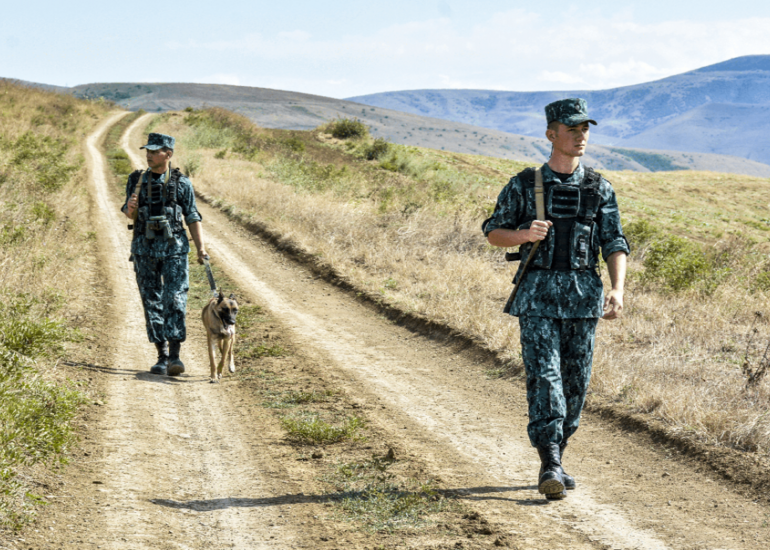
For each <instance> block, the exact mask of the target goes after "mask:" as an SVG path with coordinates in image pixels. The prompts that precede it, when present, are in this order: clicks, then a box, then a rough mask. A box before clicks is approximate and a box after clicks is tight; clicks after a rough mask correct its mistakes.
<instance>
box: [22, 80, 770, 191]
mask: <svg viewBox="0 0 770 550" xmlns="http://www.w3.org/2000/svg"><path fill="white" fill-rule="evenodd" d="M24 84H25V85H27V86H37V87H45V88H46V89H49V90H54V91H57V92H60V93H71V94H73V95H75V96H77V97H80V98H90V99H96V98H100V97H103V98H104V99H106V100H110V101H114V102H115V103H117V104H119V105H121V106H123V107H125V108H127V109H130V110H139V109H144V110H145V111H149V112H160V111H168V110H181V109H184V108H186V107H194V108H200V107H204V106H218V107H223V108H225V109H229V110H231V111H234V112H237V113H240V114H243V115H245V116H247V117H249V118H250V119H251V120H253V121H254V122H255V123H257V124H258V125H260V126H263V127H266V128H278V129H295V130H307V129H310V128H315V127H317V126H319V125H321V124H323V123H324V122H327V121H329V120H332V119H335V118H340V117H346V118H358V119H360V120H361V121H363V122H364V123H366V124H367V125H368V126H369V127H370V128H371V132H372V134H373V135H374V136H375V137H383V138H386V139H388V140H390V141H392V142H394V143H401V144H408V145H417V146H422V147H430V148H433V149H445V150H447V151H454V152H458V153H471V154H478V155H487V156H495V157H500V158H508V159H519V160H532V161H538V162H544V161H545V160H547V158H548V155H549V154H550V144H549V143H548V141H547V140H545V139H544V138H543V137H542V135H543V129H542V126H543V125H542V121H541V120H538V119H537V116H539V115H537V116H534V115H533V116H529V115H528V116H529V118H531V119H532V124H531V125H532V132H531V135H516V134H512V133H510V132H507V131H503V130H500V129H495V128H484V127H481V126H480V125H474V123H472V122H467V121H453V120H446V119H442V118H440V117H436V116H426V115H424V114H420V113H417V114H415V113H410V112H405V111H402V110H398V109H393V108H383V107H378V106H369V105H362V104H360V103H355V102H353V101H347V100H340V99H333V98H328V97H322V96H316V95H311V94H304V93H298V92H287V91H281V90H271V89H267V88H253V87H246V86H228V85H218V84H185V83H99V84H86V85H81V86H75V87H73V88H61V87H52V86H48V85H41V84H34V83H24ZM461 92H462V91H458V92H457V93H461ZM541 118H542V117H541ZM655 149H658V150H655ZM661 149H662V148H659V147H658V148H656V147H650V146H645V149H644V150H636V149H634V148H633V146H631V145H625V144H624V145H623V147H620V148H616V147H607V146H605V145H601V144H597V143H592V144H591V145H589V149H588V152H587V154H586V159H585V160H586V163H587V164H589V165H591V166H594V167H596V168H597V169H604V170H606V169H610V170H633V171H641V172H649V171H659V170H716V171H723V172H732V173H737V174H746V175H752V176H762V177H770V166H768V165H767V164H763V163H760V162H755V161H751V160H747V159H744V158H740V157H739V156H725V155H718V154H714V152H709V153H685V152H676V151H665V150H661Z"/></svg>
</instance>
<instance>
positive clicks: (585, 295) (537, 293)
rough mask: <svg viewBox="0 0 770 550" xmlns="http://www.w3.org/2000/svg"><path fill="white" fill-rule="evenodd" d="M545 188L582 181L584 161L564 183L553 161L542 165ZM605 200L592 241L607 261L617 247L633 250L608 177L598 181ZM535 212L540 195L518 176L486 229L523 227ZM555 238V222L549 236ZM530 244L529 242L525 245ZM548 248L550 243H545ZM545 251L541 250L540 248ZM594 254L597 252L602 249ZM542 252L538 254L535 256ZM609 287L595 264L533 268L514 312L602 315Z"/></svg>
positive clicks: (500, 198) (499, 200) (501, 197)
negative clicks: (579, 267) (580, 267)
mask: <svg viewBox="0 0 770 550" xmlns="http://www.w3.org/2000/svg"><path fill="white" fill-rule="evenodd" d="M542 172H543V187H544V190H545V194H546V196H548V194H549V190H550V188H551V187H552V186H554V185H557V184H564V185H574V186H579V185H580V182H581V181H582V180H583V176H584V174H585V168H583V165H582V163H581V164H579V165H578V167H577V169H576V170H575V172H574V173H573V174H572V176H571V177H570V178H568V179H567V180H566V181H564V182H562V181H561V180H559V178H558V177H556V176H555V175H554V173H553V170H551V168H550V166H548V164H544V165H543V167H542ZM599 194H600V196H601V200H600V202H599V209H598V212H597V214H596V218H595V220H594V223H595V224H596V227H595V229H594V234H595V236H596V238H595V239H593V240H592V241H591V246H592V248H593V247H599V248H600V249H601V254H602V257H603V258H604V259H605V260H606V259H607V258H608V257H609V256H610V255H611V254H614V253H615V252H619V251H621V252H625V253H626V254H628V253H629V252H630V249H629V248H628V242H627V241H626V238H625V236H624V235H623V228H622V226H621V224H620V211H619V209H618V203H617V199H616V197H615V191H614V190H613V189H612V185H611V184H610V182H608V181H607V180H606V179H604V178H601V181H600V184H599ZM535 217H536V207H535V195H534V192H533V190H532V189H525V186H524V185H523V182H522V180H521V178H519V176H518V175H516V176H514V177H513V178H511V180H510V181H509V182H508V184H507V185H506V186H505V187H504V188H503V190H502V191H501V192H500V195H499V196H498V198H497V205H496V206H495V211H494V213H493V214H492V217H491V218H490V219H489V223H488V224H487V225H486V227H485V229H484V233H485V235H489V233H491V232H492V231H494V230H495V229H513V230H516V229H523V228H525V227H529V223H530V222H529V221H528V220H531V219H533V218H535ZM547 239H551V240H552V239H553V227H552V228H551V230H550V231H549V234H548V238H547ZM523 248H528V247H526V246H525V247H523ZM540 248H542V249H543V251H544V250H545V248H546V247H545V246H543V245H541V247H540ZM540 252H541V251H540V250H539V251H538V253H540ZM594 253H596V254H598V253H599V250H595V251H594ZM536 257H537V256H536ZM523 266H524V262H523V261H522V262H520V263H519V270H518V272H517V273H516V280H518V279H519V277H521V270H522V268H523ZM603 305H604V288H603V285H602V280H601V277H600V276H599V274H598V273H597V272H596V270H594V269H587V270H585V271H578V270H570V271H552V270H549V269H532V270H528V271H527V273H526V274H525V276H524V280H523V281H522V283H521V286H520V288H519V291H518V293H517V294H516V299H515V300H514V302H513V305H512V307H511V311H510V314H511V315H514V316H523V315H528V316H537V317H551V318H556V319H577V318H586V319H587V318H598V317H601V316H602V315H603V311H602V308H603Z"/></svg>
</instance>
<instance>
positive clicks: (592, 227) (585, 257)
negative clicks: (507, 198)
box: [517, 168, 601, 271]
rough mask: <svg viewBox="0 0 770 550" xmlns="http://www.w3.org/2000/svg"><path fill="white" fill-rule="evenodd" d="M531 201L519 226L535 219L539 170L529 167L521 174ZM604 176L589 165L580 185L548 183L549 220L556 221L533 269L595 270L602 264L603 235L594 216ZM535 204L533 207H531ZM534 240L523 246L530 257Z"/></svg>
mask: <svg viewBox="0 0 770 550" xmlns="http://www.w3.org/2000/svg"><path fill="white" fill-rule="evenodd" d="M518 178H519V181H521V182H522V188H523V191H524V195H525V197H526V200H527V202H529V203H530V204H529V205H528V207H527V208H525V216H524V219H523V220H522V223H521V225H519V227H518V228H517V229H529V227H530V225H531V224H532V222H533V221H534V220H535V218H536V216H535V212H534V209H533V207H534V188H535V170H534V169H533V168H527V169H526V170H524V171H523V172H520V173H519V174H518ZM600 182H601V175H600V174H599V173H598V172H595V171H594V170H593V169H591V168H585V174H584V176H583V180H582V181H581V182H580V185H567V184H564V183H561V182H557V183H553V182H549V183H546V184H545V214H546V216H545V217H546V219H547V220H550V221H551V222H553V227H552V228H551V230H550V231H548V236H547V237H546V238H545V239H544V240H543V241H542V242H541V243H540V246H539V247H538V249H537V251H536V252H535V257H534V258H533V259H532V263H531V265H530V268H532V269H553V270H557V271H566V270H572V269H574V270H581V271H582V270H585V269H593V268H595V267H596V266H597V265H598V258H599V251H600V247H599V236H598V234H597V230H596V224H595V223H594V218H595V217H596V215H597V213H598V211H599V203H600V201H601V195H600V194H599V185H600ZM530 206H532V207H530ZM531 248H532V243H525V244H523V245H521V247H520V248H519V252H520V254H521V257H522V259H523V260H526V258H527V256H528V254H529V251H530V250H531Z"/></svg>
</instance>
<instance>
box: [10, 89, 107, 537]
mask: <svg viewBox="0 0 770 550" xmlns="http://www.w3.org/2000/svg"><path fill="white" fill-rule="evenodd" d="M109 109H110V106H109V105H107V104H105V103H104V102H89V101H82V100H77V99H75V98H72V97H69V96H64V95H57V94H53V93H48V92H43V91H40V90H34V89H31V88H26V87H23V86H18V85H15V84H11V83H9V82H0V114H2V118H3V127H2V130H1V131H0V220H2V221H0V525H1V526H4V527H10V528H20V527H21V526H22V525H24V524H25V523H26V522H28V521H30V520H31V519H32V518H33V517H34V507H35V505H36V504H37V502H38V500H39V499H38V497H37V496H36V495H35V494H34V491H33V489H32V487H33V486H34V484H35V475H36V474H32V473H31V472H32V470H30V467H31V466H33V465H35V464H40V465H42V466H44V468H43V470H45V469H50V468H52V467H54V466H55V465H57V464H59V463H62V462H65V461H66V454H67V451H68V450H69V449H70V447H71V446H72V445H73V443H74V442H75V441H76V437H75V433H74V430H73V427H72V426H71V420H72V419H73V417H74V416H75V414H76V413H77V412H78V408H79V407H80V405H81V404H83V403H85V401H86V398H85V395H84V394H83V393H82V392H81V391H79V390H78V389H77V387H76V385H75V384H74V383H70V382H68V381H67V380H66V379H65V377H64V375H63V374H62V373H61V370H57V368H56V366H57V361H58V360H59V359H60V358H61V357H62V356H63V355H64V354H66V353H67V349H68V345H69V343H70V342H73V341H79V340H81V339H82V336H81V333H80V331H79V330H78V328H77V326H76V325H77V324H78V323H77V321H76V320H77V319H78V316H80V315H83V313H84V311H85V310H87V308H88V307H90V303H91V299H90V298H89V295H90V283H91V281H90V278H89V277H88V276H83V274H84V273H87V272H88V269H89V266H90V265H91V264H90V260H89V259H88V257H87V254H88V253H89V250H90V249H91V246H92V243H93V241H94V239H93V238H91V237H90V236H89V235H90V229H91V226H90V221H89V217H88V216H89V200H88V198H87V190H86V181H87V173H86V171H85V166H84V160H83V157H82V155H81V146H80V145H81V144H80V143H79V141H78V138H79V137H80V136H83V135H85V134H86V133H87V132H89V131H91V130H92V129H93V127H94V125H95V124H96V122H98V121H99V120H100V119H101V118H102V117H103V116H105V115H106V114H107V113H108V111H109ZM35 471H37V470H35Z"/></svg>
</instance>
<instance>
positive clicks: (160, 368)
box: [150, 342, 168, 376]
mask: <svg viewBox="0 0 770 550" xmlns="http://www.w3.org/2000/svg"><path fill="white" fill-rule="evenodd" d="M155 347H156V348H157V350H158V362H157V363H155V364H154V365H153V366H151V367H150V373H152V374H160V375H161V376H165V375H166V369H167V368H168V342H161V343H156V344H155Z"/></svg>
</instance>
